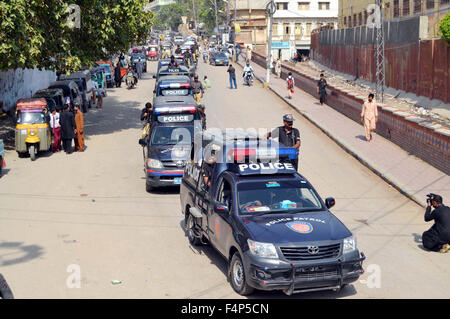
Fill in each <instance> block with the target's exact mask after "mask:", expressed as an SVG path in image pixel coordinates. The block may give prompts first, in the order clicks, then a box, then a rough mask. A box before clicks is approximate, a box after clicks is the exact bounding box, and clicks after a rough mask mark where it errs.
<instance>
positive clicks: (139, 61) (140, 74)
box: [136, 58, 144, 80]
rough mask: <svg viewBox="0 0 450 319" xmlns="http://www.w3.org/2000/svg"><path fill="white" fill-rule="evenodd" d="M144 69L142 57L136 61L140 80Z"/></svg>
mask: <svg viewBox="0 0 450 319" xmlns="http://www.w3.org/2000/svg"><path fill="white" fill-rule="evenodd" d="M143 69H144V65H143V63H142V60H141V58H139V60H138V61H137V62H136V73H137V76H138V79H139V80H140V79H141V77H142V71H143Z"/></svg>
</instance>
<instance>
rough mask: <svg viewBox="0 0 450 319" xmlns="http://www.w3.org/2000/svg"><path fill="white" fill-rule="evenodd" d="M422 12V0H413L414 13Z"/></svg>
mask: <svg viewBox="0 0 450 319" xmlns="http://www.w3.org/2000/svg"><path fill="white" fill-rule="evenodd" d="M420 12H422V0H414V13H420Z"/></svg>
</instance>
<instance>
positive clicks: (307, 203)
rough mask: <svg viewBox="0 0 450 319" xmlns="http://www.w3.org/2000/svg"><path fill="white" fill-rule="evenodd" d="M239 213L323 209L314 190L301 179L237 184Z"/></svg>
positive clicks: (250, 213) (295, 211)
mask: <svg viewBox="0 0 450 319" xmlns="http://www.w3.org/2000/svg"><path fill="white" fill-rule="evenodd" d="M238 203H239V214H240V215H252V214H272V213H288V212H294V213H297V212H302V211H308V212H310V211H320V210H323V207H322V204H321V203H320V200H319V198H318V196H317V195H316V193H315V191H314V190H313V189H312V188H311V187H310V186H309V185H308V184H307V183H306V182H303V183H302V182H301V181H276V180H271V181H264V182H246V183H240V184H238Z"/></svg>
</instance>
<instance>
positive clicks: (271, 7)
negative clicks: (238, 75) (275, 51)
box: [264, 0, 277, 87]
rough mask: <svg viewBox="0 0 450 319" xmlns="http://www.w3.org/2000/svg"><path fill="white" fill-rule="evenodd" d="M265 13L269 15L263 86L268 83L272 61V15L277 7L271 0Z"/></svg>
mask: <svg viewBox="0 0 450 319" xmlns="http://www.w3.org/2000/svg"><path fill="white" fill-rule="evenodd" d="M266 11H267V14H268V15H269V21H268V23H267V28H268V30H267V31H268V32H267V33H268V39H267V74H266V83H264V86H265V87H267V86H268V85H269V83H270V69H271V65H270V64H271V61H272V24H273V15H274V13H275V12H276V11H277V7H276V6H275V3H274V1H273V0H271V1H270V2H269V3H268V4H267V7H266Z"/></svg>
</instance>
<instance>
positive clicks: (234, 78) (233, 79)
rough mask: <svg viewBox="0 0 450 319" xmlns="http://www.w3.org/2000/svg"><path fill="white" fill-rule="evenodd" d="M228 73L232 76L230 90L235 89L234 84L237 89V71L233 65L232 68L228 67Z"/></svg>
mask: <svg viewBox="0 0 450 319" xmlns="http://www.w3.org/2000/svg"><path fill="white" fill-rule="evenodd" d="M227 72H228V73H229V75H230V89H233V83H234V88H235V89H237V84H236V69H235V68H234V67H233V65H231V64H230V66H229V67H228V70H227Z"/></svg>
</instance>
